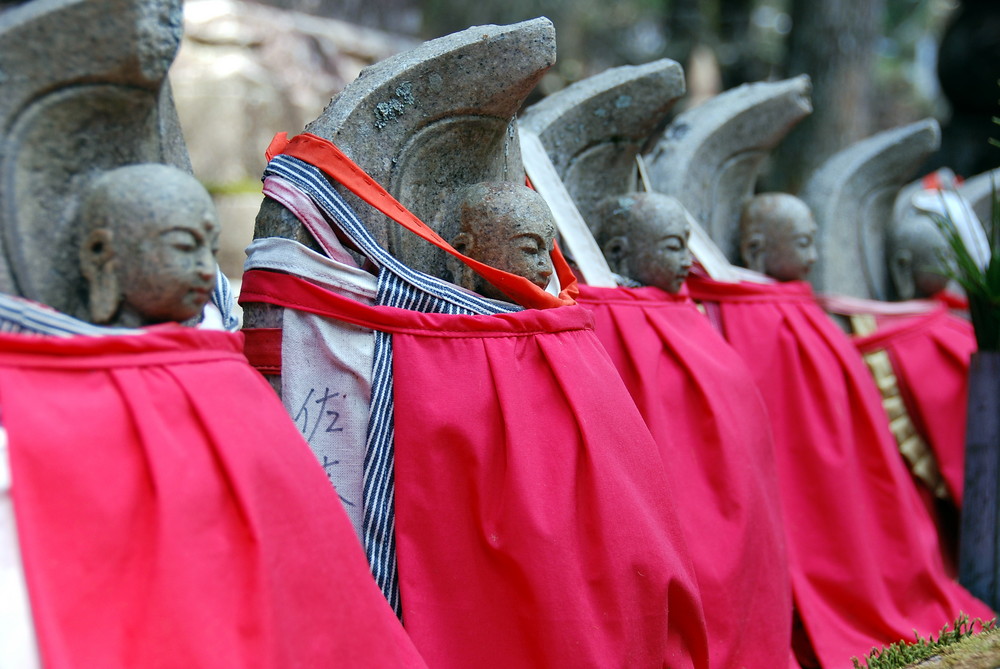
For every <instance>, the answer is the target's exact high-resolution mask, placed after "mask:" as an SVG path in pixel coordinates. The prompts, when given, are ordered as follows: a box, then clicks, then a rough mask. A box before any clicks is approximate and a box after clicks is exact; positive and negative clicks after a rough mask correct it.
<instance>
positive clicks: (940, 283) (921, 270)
mask: <svg viewBox="0 0 1000 669" xmlns="http://www.w3.org/2000/svg"><path fill="white" fill-rule="evenodd" d="M948 253H949V248H948V242H947V240H945V238H944V235H942V234H941V231H940V230H938V228H937V225H935V224H934V221H933V220H931V218H930V217H929V216H927V215H926V214H923V213H921V212H918V211H911V212H909V213H908V214H906V215H904V216H903V217H902V218H901V219H899V220H897V221H896V222H895V223H894V224H893V225H892V227H891V228H890V229H889V236H888V239H887V243H886V254H887V256H888V257H887V261H888V263H889V277H890V278H891V279H892V285H893V288H894V291H895V297H896V298H897V299H900V300H912V299H916V298H925V297H931V296H932V295H934V294H935V293H939V292H941V291H942V290H944V289H945V288H946V287H947V285H948V276H947V275H948V271H949V267H948V260H947V258H948Z"/></svg>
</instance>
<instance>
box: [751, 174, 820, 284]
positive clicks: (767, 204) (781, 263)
mask: <svg viewBox="0 0 1000 669" xmlns="http://www.w3.org/2000/svg"><path fill="white" fill-rule="evenodd" d="M816 231H817V230H816V221H814V220H813V217H812V212H811V211H810V210H809V206H808V205H807V204H806V203H805V202H803V201H802V200H800V199H799V198H797V197H795V196H793V195H788V194H786V193H762V194H760V195H757V196H755V197H753V198H752V199H751V200H750V201H749V202H748V203H747V204H746V206H744V208H743V213H742V216H741V217H740V255H741V256H742V258H743V262H744V265H745V266H746V267H747V268H749V269H752V270H754V271H755V272H760V273H762V274H767V275H768V276H770V277H773V278H775V279H777V280H778V281H799V280H802V279H805V277H806V275H807V274H809V270H810V269H811V268H812V266H813V265H814V264H815V263H816V257H817V256H816Z"/></svg>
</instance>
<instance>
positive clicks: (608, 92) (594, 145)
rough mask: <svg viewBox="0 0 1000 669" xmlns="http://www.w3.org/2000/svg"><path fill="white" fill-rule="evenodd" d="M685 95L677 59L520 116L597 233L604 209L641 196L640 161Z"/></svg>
mask: <svg viewBox="0 0 1000 669" xmlns="http://www.w3.org/2000/svg"><path fill="white" fill-rule="evenodd" d="M684 90H685V88H684V72H683V70H682V69H681V66H680V65H678V64H677V63H676V62H674V61H672V60H668V59H663V60H658V61H654V62H652V63H646V64H645V65H636V66H632V65H626V66H622V67H615V68H611V69H609V70H606V71H604V72H602V73H600V74H597V75H594V76H592V77H588V78H587V79H584V80H582V81H578V82H576V83H575V84H573V85H571V86H568V87H566V88H565V89H563V90H561V91H558V92H556V93H553V94H552V95H550V96H548V97H547V98H545V99H544V100H542V101H541V102H538V103H537V104H535V105H533V106H531V107H530V108H529V109H528V110H527V111H526V112H525V113H524V114H523V116H522V117H521V120H520V125H521V127H523V128H525V129H527V130H530V131H531V132H534V133H535V134H537V135H538V136H539V138H540V139H541V141H542V145H543V146H544V147H545V150H546V152H547V153H548V155H549V157H550V158H551V160H552V163H553V165H554V166H555V168H556V171H557V173H558V174H559V177H560V178H561V179H562V180H563V183H564V184H565V185H566V189H567V190H568V191H569V194H570V196H571V197H572V198H573V201H574V202H575V203H576V206H577V208H578V209H579V210H580V214H581V215H582V216H583V219H584V220H585V221H587V223H588V226H589V227H590V229H591V230H592V231H593V230H595V229H596V227H595V226H596V225H597V224H598V222H597V221H595V220H594V209H595V206H596V205H597V203H598V202H600V201H601V200H602V199H604V198H605V197H607V196H610V195H621V194H625V193H628V192H630V191H634V190H635V189H636V184H635V172H636V166H635V157H636V155H637V154H638V153H639V150H640V149H641V148H642V146H643V144H645V142H646V141H647V140H648V139H649V136H650V134H651V133H652V132H653V131H654V130H655V129H656V127H657V126H658V125H659V124H660V123H661V122H662V120H663V118H664V117H665V116H666V114H667V112H668V111H669V110H670V108H671V107H672V106H673V104H674V102H675V101H676V100H677V99H678V98H680V97H681V96H682V95H684Z"/></svg>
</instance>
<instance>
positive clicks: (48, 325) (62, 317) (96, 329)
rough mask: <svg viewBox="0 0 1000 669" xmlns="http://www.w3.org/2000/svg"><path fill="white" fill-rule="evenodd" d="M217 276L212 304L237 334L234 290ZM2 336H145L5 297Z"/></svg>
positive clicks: (0, 303) (1, 297)
mask: <svg viewBox="0 0 1000 669" xmlns="http://www.w3.org/2000/svg"><path fill="white" fill-rule="evenodd" d="M215 272H216V274H215V279H216V280H215V288H214V289H213V290H212V299H211V301H212V304H214V305H215V307H216V309H217V310H218V312H219V318H221V321H222V326H223V329H225V330H228V331H230V332H234V331H236V330H238V329H239V327H240V321H239V318H238V317H237V316H236V310H235V304H236V302H235V300H234V299H233V292H232V288H231V287H230V285H229V280H228V279H227V278H226V275H225V274H223V273H222V271H221V270H219V269H216V271H215ZM0 332H7V333H12V334H35V335H49V336H53V337H71V336H74V335H85V336H92V337H101V336H107V335H127V334H142V330H139V329H130V328H116V327H107V326H103V325H94V324H92V323H88V322H86V321H81V320H80V319H78V318H73V317H72V316H69V315H67V314H64V313H62V312H61V311H56V310H55V309H52V308H50V307H47V306H45V305H43V304H39V303H37V302H32V301H30V300H25V299H23V298H20V297H14V296H13V295H5V294H3V293H0Z"/></svg>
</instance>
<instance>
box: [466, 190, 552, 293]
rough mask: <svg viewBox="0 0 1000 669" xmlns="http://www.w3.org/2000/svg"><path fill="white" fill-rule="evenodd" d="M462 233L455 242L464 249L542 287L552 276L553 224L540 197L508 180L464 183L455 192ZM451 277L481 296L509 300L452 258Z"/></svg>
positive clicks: (483, 261)
mask: <svg viewBox="0 0 1000 669" xmlns="http://www.w3.org/2000/svg"><path fill="white" fill-rule="evenodd" d="M455 216H456V217H457V219H458V231H459V232H458V234H457V235H456V236H455V238H454V239H452V240H451V245H452V246H454V247H455V249H456V250H458V251H459V252H460V253H463V254H465V255H467V256H469V257H470V258H473V259H475V260H478V261H479V262H482V263H485V264H487V265H490V266H492V267H496V268H497V269H502V270H504V271H505V272H510V273H511V274H516V275H517V276H521V277H524V278H525V279H527V280H528V281H531V282H532V283H533V284H535V285H536V286H538V287H539V288H542V289H544V288H545V287H546V286H547V285H548V283H549V279H550V278H551V276H552V272H553V268H552V257H551V253H552V249H553V244H554V240H555V235H556V226H555V222H554V221H553V219H552V212H551V211H549V206H548V205H547V204H546V203H545V200H543V199H542V196H541V195H539V194H538V193H536V192H535V191H533V190H531V189H530V188H527V187H525V186H521V185H519V184H515V183H510V182H506V181H497V182H485V183H478V184H473V185H471V186H466V187H465V188H463V189H462V190H461V191H459V192H458V193H457V195H456V212H455ZM449 267H450V269H451V272H452V275H453V281H454V282H455V283H457V284H458V285H460V286H463V287H465V288H468V289H470V290H473V291H475V292H477V293H479V294H481V295H484V296H486V297H489V298H493V299H498V300H509V299H510V298H508V297H507V296H506V295H504V294H503V293H502V292H501V291H499V290H498V289H496V288H495V287H493V285H492V284H490V283H489V282H488V281H486V280H484V279H483V278H481V277H480V276H479V275H478V274H476V273H475V272H473V271H472V270H471V269H469V268H468V267H466V266H465V265H462V264H460V263H458V262H457V261H450V263H449Z"/></svg>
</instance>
